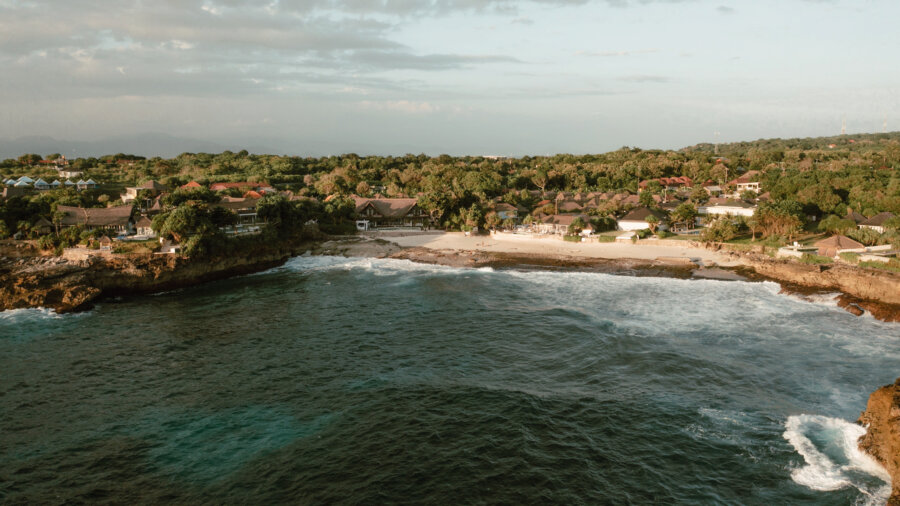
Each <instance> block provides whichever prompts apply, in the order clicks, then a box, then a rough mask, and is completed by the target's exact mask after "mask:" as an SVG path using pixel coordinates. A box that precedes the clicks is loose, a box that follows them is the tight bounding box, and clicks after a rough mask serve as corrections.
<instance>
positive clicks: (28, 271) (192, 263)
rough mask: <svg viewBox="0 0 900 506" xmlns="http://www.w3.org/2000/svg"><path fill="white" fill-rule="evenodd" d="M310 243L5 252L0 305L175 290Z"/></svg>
mask: <svg viewBox="0 0 900 506" xmlns="http://www.w3.org/2000/svg"><path fill="white" fill-rule="evenodd" d="M308 246H309V245H307V244H298V245H295V246H291V245H281V246H272V247H265V248H260V249H258V250H255V251H253V252H248V253H247V254H244V255H229V256H217V257H210V258H202V259H190V258H185V257H181V256H176V255H128V256H125V255H106V256H92V257H89V258H86V259H85V260H82V261H70V260H65V259H62V258H59V257H31V258H5V259H4V260H3V262H0V310H6V309H17V308H27V307H47V308H53V309H55V310H56V311H57V312H70V311H78V310H82V309H86V308H88V307H90V305H91V303H92V302H93V301H94V300H95V299H97V298H98V297H100V296H102V295H117V294H125V293H150V292H158V291H165V290H173V289H176V288H181V287H184V286H190V285H194V284H196V283H201V282H204V281H211V280H215V279H222V278H226V277H230V276H236V275H241V274H249V273H251V272H258V271H261V270H265V269H269V268H272V267H275V266H278V265H281V264H283V263H284V262H285V261H286V260H287V259H288V258H290V257H291V256H293V255H296V254H299V253H302V252H303V251H305V250H306V249H307V248H308Z"/></svg>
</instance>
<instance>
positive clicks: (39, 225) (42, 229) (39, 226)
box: [31, 218, 53, 235]
mask: <svg viewBox="0 0 900 506" xmlns="http://www.w3.org/2000/svg"><path fill="white" fill-rule="evenodd" d="M31 229H32V230H34V231H36V232H37V233H38V234H40V235H47V234H49V233H50V232H52V231H53V224H52V223H50V221H49V220H47V218H38V220H37V221H36V222H34V225H32V226H31Z"/></svg>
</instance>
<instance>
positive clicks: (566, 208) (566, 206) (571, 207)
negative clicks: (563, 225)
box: [557, 200, 581, 213]
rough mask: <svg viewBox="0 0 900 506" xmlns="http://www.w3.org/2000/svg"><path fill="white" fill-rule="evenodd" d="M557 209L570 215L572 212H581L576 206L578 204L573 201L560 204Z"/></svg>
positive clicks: (578, 206) (579, 207)
mask: <svg viewBox="0 0 900 506" xmlns="http://www.w3.org/2000/svg"><path fill="white" fill-rule="evenodd" d="M557 207H558V208H559V210H560V211H562V212H566V213H571V212H573V211H581V206H580V205H578V202H575V201H573V200H567V201H565V202H560V203H559V205H558V206H557Z"/></svg>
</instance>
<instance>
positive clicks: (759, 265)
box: [731, 253, 900, 321]
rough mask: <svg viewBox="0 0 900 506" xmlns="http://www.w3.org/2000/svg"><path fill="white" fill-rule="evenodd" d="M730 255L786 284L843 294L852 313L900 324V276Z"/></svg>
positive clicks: (844, 303) (755, 270) (843, 266)
mask: <svg viewBox="0 0 900 506" xmlns="http://www.w3.org/2000/svg"><path fill="white" fill-rule="evenodd" d="M731 255H733V256H734V257H735V258H736V259H737V260H738V261H739V262H740V263H741V264H742V265H743V266H745V267H746V268H750V269H752V270H753V271H754V272H756V273H757V274H759V275H761V276H764V277H766V278H769V279H772V280H775V281H779V282H781V283H782V284H783V285H784V284H788V285H793V287H805V288H811V289H815V290H834V291H838V292H842V293H843V294H844V296H842V297H841V300H840V304H841V306H842V307H845V308H847V309H848V310H850V311H851V312H854V313H855V311H854V309H856V308H861V309H864V310H866V311H869V312H870V313H872V315H873V316H875V317H876V318H878V319H880V320H884V321H900V273H897V272H891V271H886V270H880V269H866V268H861V267H856V266H851V265H842V264H824V265H811V264H804V263H801V262H796V261H790V260H783V259H774V258H771V257H768V256H766V255H761V254H756V253H731ZM793 287H792V288H793ZM860 313H861V311H860Z"/></svg>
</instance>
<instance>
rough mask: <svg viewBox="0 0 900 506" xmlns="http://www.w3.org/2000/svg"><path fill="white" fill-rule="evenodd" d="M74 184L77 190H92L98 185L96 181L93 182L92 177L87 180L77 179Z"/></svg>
mask: <svg viewBox="0 0 900 506" xmlns="http://www.w3.org/2000/svg"><path fill="white" fill-rule="evenodd" d="M75 186H76V187H77V188H78V189H79V190H93V189H95V188H97V187H98V186H100V185H98V184H97V183H96V182H94V180H93V179H88V180H87V181H85V180H84V179H79V180H78V182H77V183H75Z"/></svg>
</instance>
